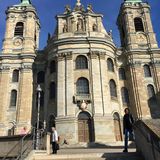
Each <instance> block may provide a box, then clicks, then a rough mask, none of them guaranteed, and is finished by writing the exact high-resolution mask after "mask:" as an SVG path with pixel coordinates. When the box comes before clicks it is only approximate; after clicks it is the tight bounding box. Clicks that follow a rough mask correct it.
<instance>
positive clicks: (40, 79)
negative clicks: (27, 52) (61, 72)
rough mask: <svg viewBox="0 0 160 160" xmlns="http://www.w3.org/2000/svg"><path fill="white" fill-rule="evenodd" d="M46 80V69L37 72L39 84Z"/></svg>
mask: <svg viewBox="0 0 160 160" xmlns="http://www.w3.org/2000/svg"><path fill="white" fill-rule="evenodd" d="M44 81H45V73H44V71H40V72H38V74H37V83H38V84H40V83H44Z"/></svg>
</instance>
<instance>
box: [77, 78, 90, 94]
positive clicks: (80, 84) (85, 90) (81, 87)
mask: <svg viewBox="0 0 160 160" xmlns="http://www.w3.org/2000/svg"><path fill="white" fill-rule="evenodd" d="M76 87H77V94H78V95H83V94H89V82H88V80H87V79H86V78H79V79H78V81H77V83H76Z"/></svg>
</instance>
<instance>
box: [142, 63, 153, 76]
mask: <svg viewBox="0 0 160 160" xmlns="http://www.w3.org/2000/svg"><path fill="white" fill-rule="evenodd" d="M143 68H144V76H145V77H152V75H151V70H150V67H149V65H144V66H143Z"/></svg>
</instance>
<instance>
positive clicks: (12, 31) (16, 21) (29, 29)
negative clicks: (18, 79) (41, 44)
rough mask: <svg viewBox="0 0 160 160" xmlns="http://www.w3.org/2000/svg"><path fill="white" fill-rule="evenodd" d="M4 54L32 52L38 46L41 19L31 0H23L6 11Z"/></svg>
mask: <svg viewBox="0 0 160 160" xmlns="http://www.w3.org/2000/svg"><path fill="white" fill-rule="evenodd" d="M6 15H7V18H6V32H5V37H4V41H3V50H2V52H3V54H11V53H12V54H17V53H19V52H22V53H32V54H35V50H36V49H37V48H38V41H39V29H40V24H39V19H38V16H37V13H36V10H35V8H34V7H33V6H32V4H31V1H30V0H21V3H20V4H18V5H14V6H11V7H9V8H8V9H7V11H6Z"/></svg>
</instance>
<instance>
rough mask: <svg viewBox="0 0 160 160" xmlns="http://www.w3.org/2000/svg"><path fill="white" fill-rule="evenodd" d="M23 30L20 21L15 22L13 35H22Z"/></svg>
mask: <svg viewBox="0 0 160 160" xmlns="http://www.w3.org/2000/svg"><path fill="white" fill-rule="evenodd" d="M23 30H24V25H23V23H22V22H18V23H17V24H16V27H15V30H14V36H21V37H23Z"/></svg>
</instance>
